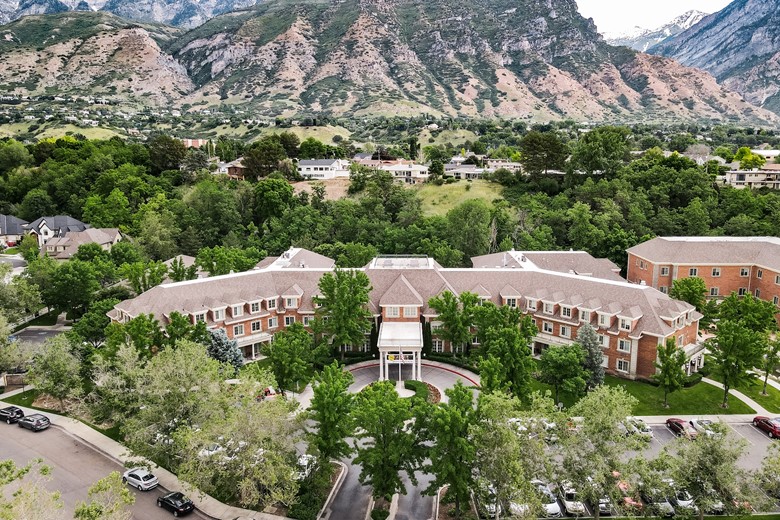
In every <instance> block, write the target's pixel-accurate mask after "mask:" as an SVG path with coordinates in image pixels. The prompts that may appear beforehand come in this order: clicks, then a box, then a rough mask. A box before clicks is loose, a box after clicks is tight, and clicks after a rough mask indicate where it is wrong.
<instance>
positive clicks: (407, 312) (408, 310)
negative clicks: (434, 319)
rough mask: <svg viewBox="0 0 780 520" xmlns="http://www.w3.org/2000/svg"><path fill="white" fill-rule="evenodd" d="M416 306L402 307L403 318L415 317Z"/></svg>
mask: <svg viewBox="0 0 780 520" xmlns="http://www.w3.org/2000/svg"><path fill="white" fill-rule="evenodd" d="M416 317H417V307H404V318H416Z"/></svg>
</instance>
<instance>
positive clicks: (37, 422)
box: [17, 413, 51, 432]
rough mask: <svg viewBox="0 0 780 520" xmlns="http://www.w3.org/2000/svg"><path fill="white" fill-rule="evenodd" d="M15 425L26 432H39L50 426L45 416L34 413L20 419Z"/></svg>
mask: <svg viewBox="0 0 780 520" xmlns="http://www.w3.org/2000/svg"><path fill="white" fill-rule="evenodd" d="M17 424H18V425H19V428H27V429H28V430H32V431H34V432H39V431H41V430H45V429H46V428H48V427H49V425H51V421H49V418H48V417H46V416H45V415H41V414H39V413H34V414H32V415H27V416H25V417H22V418H21V419H19V422H18V423H17Z"/></svg>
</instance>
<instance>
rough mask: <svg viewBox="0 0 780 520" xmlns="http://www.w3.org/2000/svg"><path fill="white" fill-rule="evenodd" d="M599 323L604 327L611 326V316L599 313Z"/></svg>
mask: <svg viewBox="0 0 780 520" xmlns="http://www.w3.org/2000/svg"><path fill="white" fill-rule="evenodd" d="M599 325H600V326H602V327H608V326H609V316H607V315H606V314H599Z"/></svg>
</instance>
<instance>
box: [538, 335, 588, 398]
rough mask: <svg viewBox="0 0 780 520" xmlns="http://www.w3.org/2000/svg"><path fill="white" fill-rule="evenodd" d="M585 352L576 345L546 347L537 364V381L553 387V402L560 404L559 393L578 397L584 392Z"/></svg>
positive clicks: (586, 377)
mask: <svg viewBox="0 0 780 520" xmlns="http://www.w3.org/2000/svg"><path fill="white" fill-rule="evenodd" d="M584 361H585V351H584V350H582V347H581V346H579V345H578V344H576V343H573V344H571V345H551V346H549V347H547V348H546V349H545V350H544V352H542V356H541V359H540V363H539V369H540V372H539V380H540V381H541V382H543V383H547V384H548V385H550V386H552V387H553V396H554V398H555V402H556V403H558V402H560V400H559V397H560V391H561V390H563V391H564V392H566V393H567V394H571V395H578V394H580V393H581V392H582V391H583V390H585V385H586V383H587V380H588V373H587V371H586V370H585V369H584V368H583V365H584Z"/></svg>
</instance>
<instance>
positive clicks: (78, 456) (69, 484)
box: [0, 423, 208, 520]
mask: <svg viewBox="0 0 780 520" xmlns="http://www.w3.org/2000/svg"><path fill="white" fill-rule="evenodd" d="M0 438H1V439H2V442H0V459H12V460H13V461H14V462H16V463H17V464H22V465H23V464H26V463H28V462H29V461H31V460H33V459H35V458H38V457H40V458H42V459H43V460H44V462H45V463H46V464H47V465H49V466H50V467H51V468H52V479H51V480H50V481H49V482H47V483H46V487H47V488H48V489H50V490H52V491H54V490H58V491H60V492H61V493H62V502H63V509H62V510H61V511H60V513H61V516H60V517H59V518H73V511H74V509H75V508H76V505H77V504H78V503H79V502H81V501H85V500H86V499H87V490H88V489H89V487H90V486H91V485H92V484H94V483H95V482H97V481H98V480H100V479H101V478H103V477H105V476H107V475H108V474H109V473H111V472H112V471H120V472H122V471H124V470H123V468H122V466H120V465H119V464H117V463H116V462H114V461H113V460H110V459H109V458H108V457H106V456H104V455H103V454H101V453H98V452H97V451H95V450H93V449H92V448H90V447H89V446H86V445H84V444H83V443H81V442H80V441H77V440H76V439H74V438H73V437H71V436H69V435H68V434H66V433H65V432H63V431H62V430H60V429H58V428H55V427H51V428H49V429H48V430H44V431H42V432H37V433H33V432H31V431H29V430H25V429H23V428H18V427H17V426H16V425H10V426H9V425H6V424H3V423H0ZM131 491H132V492H133V493H134V494H135V496H136V501H135V504H133V507H132V511H133V518H134V519H136V520H158V519H164V520H168V519H170V518H173V516H172V515H171V513H169V512H168V511H165V510H163V509H159V508H158V507H157V506H156V504H155V499H156V497H158V496H160V495H163V494H164V493H165V490H163V489H162V488H157V489H153V490H151V491H146V492H141V491H137V490H135V489H131ZM189 518H198V519H205V518H208V517H205V516H202V515H201V514H200V513H198V512H195V513H194V514H193V515H190V517H189ZM52 520H57V519H55V518H52Z"/></svg>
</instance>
